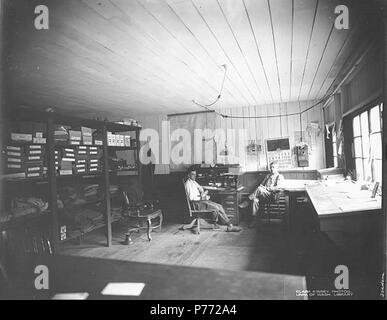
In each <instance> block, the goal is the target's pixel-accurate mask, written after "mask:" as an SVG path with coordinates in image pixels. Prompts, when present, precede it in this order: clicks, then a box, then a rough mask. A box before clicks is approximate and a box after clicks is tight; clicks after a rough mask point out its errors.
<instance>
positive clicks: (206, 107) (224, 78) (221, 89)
mask: <svg viewBox="0 0 387 320" xmlns="http://www.w3.org/2000/svg"><path fill="white" fill-rule="evenodd" d="M222 67H223V68H224V74H223V80H222V85H221V87H220V90H219V94H218V96H217V98H216V99H215V101H214V102H211V103H210V104H200V103H197V102H196V101H195V100H192V102H193V103H194V104H196V105H198V106H199V107H202V108H204V109H206V110H207V111H213V110H211V109H208V107H211V106H213V105H214V104H215V103H217V102H218V101H219V99H220V97H221V96H222V91H223V87H224V81H225V80H226V73H227V65H225V64H222Z"/></svg>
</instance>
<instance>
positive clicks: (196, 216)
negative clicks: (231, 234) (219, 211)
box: [181, 179, 215, 234]
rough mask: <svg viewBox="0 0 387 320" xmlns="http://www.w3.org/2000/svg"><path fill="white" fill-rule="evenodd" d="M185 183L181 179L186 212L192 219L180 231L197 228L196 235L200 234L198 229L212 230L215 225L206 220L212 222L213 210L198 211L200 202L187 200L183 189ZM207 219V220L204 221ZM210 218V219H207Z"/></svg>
mask: <svg viewBox="0 0 387 320" xmlns="http://www.w3.org/2000/svg"><path fill="white" fill-rule="evenodd" d="M185 181H186V179H183V188H184V192H185V197H186V200H187V206H188V212H189V216H190V218H193V220H192V221H191V223H190V224H188V225H184V226H183V227H182V228H181V229H182V230H187V229H192V228H194V227H196V228H197V233H198V234H199V233H200V229H214V228H215V225H214V223H209V222H207V220H212V222H214V221H213V218H212V215H213V210H199V204H200V203H201V202H202V200H197V201H190V200H189V198H188V194H187V190H186V189H185ZM206 217H207V219H205V218H206ZM209 217H211V218H209Z"/></svg>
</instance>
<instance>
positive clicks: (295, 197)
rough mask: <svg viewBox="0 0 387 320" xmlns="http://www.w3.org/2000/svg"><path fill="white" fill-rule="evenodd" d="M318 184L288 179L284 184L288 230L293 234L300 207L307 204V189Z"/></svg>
mask: <svg viewBox="0 0 387 320" xmlns="http://www.w3.org/2000/svg"><path fill="white" fill-rule="evenodd" d="M316 183H318V181H317V180H290V179H286V180H284V181H283V183H282V186H281V187H282V190H283V194H284V195H285V197H286V199H285V201H286V206H287V208H286V216H285V223H286V230H287V231H288V232H290V233H291V232H293V231H294V230H293V229H294V224H295V221H296V220H297V218H298V217H297V215H298V214H299V211H300V210H299V209H300V206H305V203H306V191H305V188H306V186H308V185H312V184H316Z"/></svg>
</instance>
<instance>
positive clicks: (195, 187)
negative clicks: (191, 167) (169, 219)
mask: <svg viewBox="0 0 387 320" xmlns="http://www.w3.org/2000/svg"><path fill="white" fill-rule="evenodd" d="M185 190H186V192H187V195H188V199H189V200H190V201H195V200H201V197H200V195H201V193H203V192H204V189H203V187H202V186H201V185H200V184H199V183H197V182H196V181H193V180H192V179H187V181H186V182H185Z"/></svg>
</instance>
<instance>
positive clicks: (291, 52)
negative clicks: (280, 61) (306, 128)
mask: <svg viewBox="0 0 387 320" xmlns="http://www.w3.org/2000/svg"><path fill="white" fill-rule="evenodd" d="M293 42H294V0H292V35H291V40H290V70H289V77H290V82H289V99H288V100H289V101H291V99H292V73H293Z"/></svg>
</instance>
